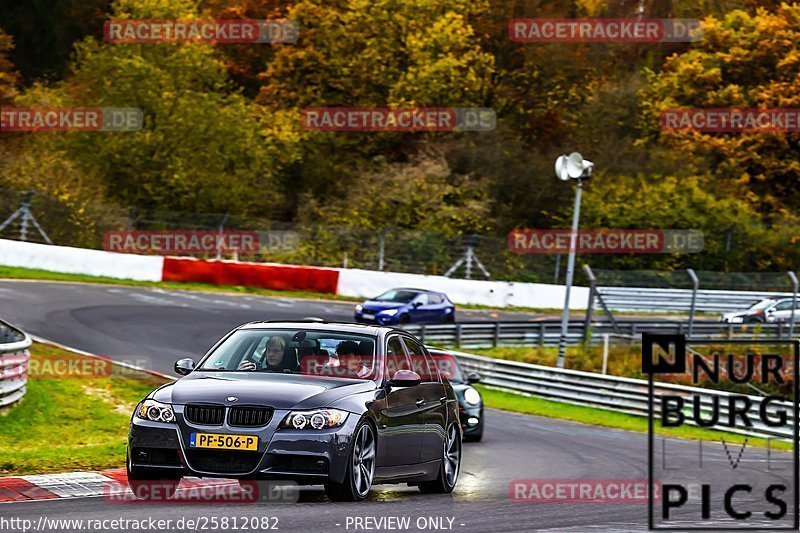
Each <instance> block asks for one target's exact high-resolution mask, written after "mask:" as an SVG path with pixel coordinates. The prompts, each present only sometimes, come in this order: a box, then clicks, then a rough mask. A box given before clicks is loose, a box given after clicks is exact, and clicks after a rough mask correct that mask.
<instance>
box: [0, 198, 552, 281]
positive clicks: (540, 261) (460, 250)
mask: <svg viewBox="0 0 800 533" xmlns="http://www.w3.org/2000/svg"><path fill="white" fill-rule="evenodd" d="M24 209H27V210H28V213H27V215H28V216H27V217H26V214H25V213H22V212H20V211H21V210H24ZM14 215H16V216H15V217H14ZM11 217H14V218H13V219H12V220H10V221H9V218H11ZM4 221H8V223H7V224H6V225H5V227H3V228H2V229H0V238H8V239H21V238H24V239H25V240H28V241H31V242H47V240H48V239H49V240H50V241H51V242H52V243H53V244H61V245H67V246H79V247H84V248H95V249H102V248H103V246H104V238H103V237H104V234H105V233H106V232H109V231H126V230H127V231H168V230H196V231H233V230H246V231H255V232H257V233H258V235H259V239H258V242H259V246H258V251H257V252H256V253H251V254H238V255H237V256H236V257H237V258H238V259H240V260H247V261H270V262H277V263H287V264H303V265H314V266H329V267H342V266H346V267H348V268H364V269H370V270H386V271H393V272H409V273H419V274H432V275H444V274H448V272H449V275H450V276H451V277H454V278H465V277H469V278H471V279H493V280H511V281H529V282H543V283H553V282H563V279H564V269H565V265H566V261H562V260H561V258H560V257H558V256H552V255H519V254H515V253H513V252H511V251H510V250H509V249H508V244H507V240H506V239H505V238H499V237H487V236H479V235H463V236H455V237H453V236H447V235H443V234H440V233H437V232H435V231H427V232H426V231H413V230H408V229H402V228H397V227H392V226H388V225H387V226H386V227H385V228H383V229H382V230H377V231H376V230H374V229H371V228H360V227H353V226H334V225H322V224H319V225H316V224H300V223H289V222H277V221H271V220H268V219H263V218H257V217H244V216H233V215H227V214H218V213H181V212H171V211H160V210H148V209H133V208H131V209H127V208H123V207H118V206H116V207H115V206H109V205H103V204H95V203H81V204H78V203H75V202H72V201H71V200H70V199H69V198H64V199H60V198H56V197H53V196H47V195H43V194H33V195H30V198H29V201H27V200H26V193H25V192H23V191H9V190H0V224H3V222H4ZM37 225H38V227H39V228H41V230H42V231H41V232H40V231H39V230H38V228H37ZM45 236H46V237H45ZM195 256H196V257H216V254H207V255H205V256H203V255H197V254H195ZM222 257H224V258H231V257H232V255H231V254H223V255H222ZM456 265H458V268H456V269H453V267H454V266H456Z"/></svg>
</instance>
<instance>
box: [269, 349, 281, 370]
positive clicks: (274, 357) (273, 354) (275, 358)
mask: <svg viewBox="0 0 800 533" xmlns="http://www.w3.org/2000/svg"><path fill="white" fill-rule="evenodd" d="M281 361H283V350H282V349H281V347H280V345H278V344H273V345H272V346H270V347H268V348H267V363H269V366H277V365H279V364H281Z"/></svg>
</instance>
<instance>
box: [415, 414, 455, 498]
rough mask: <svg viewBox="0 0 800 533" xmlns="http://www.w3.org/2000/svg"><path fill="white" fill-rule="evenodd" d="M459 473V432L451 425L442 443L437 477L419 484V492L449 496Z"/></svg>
mask: <svg viewBox="0 0 800 533" xmlns="http://www.w3.org/2000/svg"><path fill="white" fill-rule="evenodd" d="M460 471H461V432H459V431H458V426H456V425H455V424H451V425H450V428H448V430H447V440H446V441H445V443H444V451H443V453H442V464H441V466H440V467H439V477H437V478H436V479H435V480H433V481H425V482H423V483H420V484H419V490H420V492H422V493H424V494H450V493H451V492H453V489H454V488H456V483H457V482H458V473H459V472H460Z"/></svg>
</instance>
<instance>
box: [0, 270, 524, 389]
mask: <svg viewBox="0 0 800 533" xmlns="http://www.w3.org/2000/svg"><path fill="white" fill-rule="evenodd" d="M354 306H355V304H354V303H351V302H335V301H331V300H310V299H297V298H280V297H266V296H253V295H245V294H243V295H239V294H225V293H209V292H196V291H176V290H163V289H151V288H133V287H123V286H114V285H95V284H89V283H58V282H30V281H0V318H2V319H3V320H5V321H7V322H9V323H11V324H13V325H15V326H18V327H20V328H22V329H24V330H25V331H27V332H28V333H29V334H31V335H36V336H38V337H41V338H44V339H48V340H51V341H54V342H58V343H61V344H65V345H67V346H70V347H72V348H77V349H80V350H84V351H87V352H91V353H95V354H99V355H105V356H108V357H111V358H112V359H116V360H124V361H126V362H130V363H132V364H138V365H139V366H143V367H145V368H150V369H152V370H157V371H159V372H164V373H169V374H172V365H173V363H174V362H175V360H177V359H180V358H182V357H192V358H193V359H199V358H200V356H201V355H203V354H204V353H205V352H206V351H207V350H208V349H209V348H210V347H211V346H212V345H213V344H214V343H215V342H216V341H217V340H219V338H220V337H222V336H223V335H224V334H226V333H227V332H228V331H230V330H231V329H233V328H235V327H236V326H239V325H241V324H244V323H246V322H252V321H254V320H283V319H295V320H296V319H302V318H306V317H312V316H313V317H320V318H324V319H326V320H341V321H346V322H351V321H352V320H353V307H354ZM456 313H457V317H458V318H459V319H460V320H469V321H477V320H487V321H496V320H531V319H534V318H536V317H537V316H540V315H535V314H532V313H514V312H504V311H479V310H470V309H457V310H456Z"/></svg>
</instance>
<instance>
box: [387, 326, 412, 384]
mask: <svg viewBox="0 0 800 533" xmlns="http://www.w3.org/2000/svg"><path fill="white" fill-rule="evenodd" d="M398 370H409V366H408V360H407V359H406V353H405V350H404V349H403V343H402V342H400V337H398V336H397V335H395V336H393V337H389V340H388V342H387V343H386V379H391V378H392V376H394V373H395V372H397V371H398Z"/></svg>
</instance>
